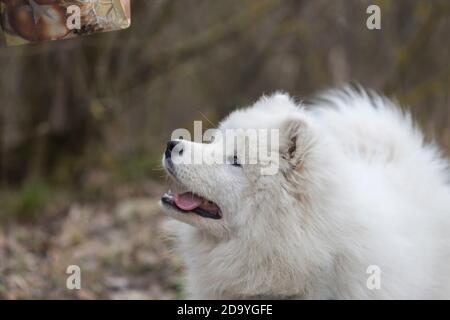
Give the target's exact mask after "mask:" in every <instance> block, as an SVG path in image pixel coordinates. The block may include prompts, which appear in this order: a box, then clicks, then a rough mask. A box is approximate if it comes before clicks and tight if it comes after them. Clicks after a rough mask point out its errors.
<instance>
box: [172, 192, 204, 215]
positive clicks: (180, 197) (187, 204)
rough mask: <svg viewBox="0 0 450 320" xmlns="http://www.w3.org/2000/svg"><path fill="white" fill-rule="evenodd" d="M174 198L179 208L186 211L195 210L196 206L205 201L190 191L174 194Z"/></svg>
mask: <svg viewBox="0 0 450 320" xmlns="http://www.w3.org/2000/svg"><path fill="white" fill-rule="evenodd" d="M173 200H174V201H175V204H176V205H177V207H178V208H180V209H182V210H186V211H190V210H194V209H195V208H198V207H200V205H201V204H202V202H203V201H204V200H203V199H202V198H200V197H198V196H196V195H194V194H192V193H190V192H186V193H183V194H178V193H175V194H174V195H173Z"/></svg>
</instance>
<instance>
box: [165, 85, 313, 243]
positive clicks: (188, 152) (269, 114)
mask: <svg viewBox="0 0 450 320" xmlns="http://www.w3.org/2000/svg"><path fill="white" fill-rule="evenodd" d="M309 130H311V128H310V125H309V123H308V120H307V118H306V115H305V114H304V112H303V111H302V110H301V108H299V107H298V106H297V105H296V104H295V103H294V102H293V100H292V99H291V98H290V97H289V96H287V95H285V94H279V93H278V94H275V95H272V96H270V97H263V98H261V99H260V100H259V101H257V102H256V103H255V104H254V105H252V106H251V107H249V108H246V109H242V110H237V111H235V112H233V113H231V114H230V115H229V116H228V117H227V118H226V119H225V120H224V121H223V122H222V123H221V124H220V125H219V128H218V130H217V131H216V132H214V133H212V134H210V135H209V136H208V137H207V138H206V139H205V138H204V140H210V141H211V142H210V143H197V142H190V141H186V140H180V139H175V140H170V141H169V142H168V144H167V149H166V151H165V154H164V156H163V159H162V162H163V166H164V168H165V169H166V170H167V172H168V173H169V175H170V176H171V177H172V178H173V180H175V181H176V183H177V184H178V185H179V186H180V188H181V189H182V190H178V192H171V191H169V192H167V193H166V194H165V195H164V196H163V197H162V199H161V205H162V207H163V209H164V210H165V211H166V212H167V213H168V214H169V215H170V216H171V217H173V218H175V219H177V220H180V221H183V222H185V223H188V224H190V225H193V226H195V227H197V228H200V229H202V230H205V231H207V232H209V233H211V234H213V235H214V236H216V237H219V238H222V237H230V236H232V234H233V233H234V232H240V231H241V230H248V228H251V229H252V231H253V232H262V230H261V228H267V227H270V225H271V223H272V222H271V221H273V219H283V218H282V217H277V212H279V211H281V210H282V209H283V207H292V206H293V203H294V201H298V197H300V195H301V192H302V186H301V181H300V180H301V179H302V178H305V176H306V173H305V170H304V167H305V164H306V162H307V160H308V157H309V153H310V149H311V145H312V144H313V143H314V141H313V140H312V138H311V137H312V135H310V134H308V132H309ZM205 134H206V133H205ZM258 228H259V229H258Z"/></svg>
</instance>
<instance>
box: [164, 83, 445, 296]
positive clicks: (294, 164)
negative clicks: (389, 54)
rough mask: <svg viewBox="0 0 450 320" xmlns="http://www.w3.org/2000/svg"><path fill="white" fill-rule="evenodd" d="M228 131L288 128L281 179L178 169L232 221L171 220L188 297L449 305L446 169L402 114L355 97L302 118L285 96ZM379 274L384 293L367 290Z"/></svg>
mask: <svg viewBox="0 0 450 320" xmlns="http://www.w3.org/2000/svg"><path fill="white" fill-rule="evenodd" d="M227 128H279V129H280V130H281V139H282V140H281V141H282V144H281V148H280V149H279V150H277V152H279V154H280V157H281V159H282V162H281V164H280V172H279V173H278V174H277V175H274V176H262V175H259V174H258V172H259V171H258V170H256V168H255V166H251V165H244V166H243V167H242V168H236V167H233V166H230V165H211V166H207V165H179V166H177V167H176V170H175V174H176V176H177V180H179V181H180V182H181V183H182V184H183V185H184V186H185V187H186V188H188V189H189V190H191V191H193V192H195V193H197V194H200V195H202V196H204V197H206V198H208V199H210V200H212V201H214V202H216V203H217V204H218V205H219V206H220V207H221V209H222V211H223V216H224V217H223V219H222V220H212V219H205V218H201V217H199V216H197V215H195V214H180V213H178V212H175V211H174V210H170V209H166V211H167V213H168V214H169V215H170V216H172V217H174V218H176V219H175V220H173V221H174V222H175V223H174V224H173V225H171V228H172V230H173V231H175V232H176V233H177V235H178V237H177V242H178V249H179V252H180V253H181V255H182V256H183V258H184V261H185V264H186V268H187V292H188V294H189V297H190V298H201V299H211V298H218V299H233V298H300V299H391V298H396V299H421V298H430V299H431V298H450V269H449V265H450V255H449V254H450V239H449V238H450V187H449V173H448V171H447V162H446V161H445V160H444V159H443V158H442V156H441V155H440V152H439V150H438V149H437V147H436V146H435V145H433V144H429V143H426V142H424V137H423V135H422V133H421V132H420V131H419V129H417V128H416V127H415V125H414V124H413V122H412V120H411V117H410V116H409V115H408V114H405V113H404V112H402V111H401V110H400V108H399V107H397V106H396V105H395V104H394V103H392V102H391V101H389V100H387V99H386V98H384V97H381V96H379V95H375V94H373V93H368V92H365V91H355V90H351V89H346V90H336V91H331V92H328V93H326V94H325V95H323V96H322V98H321V99H319V100H316V101H315V102H314V103H313V104H312V105H311V106H308V108H304V107H302V106H299V105H297V104H296V103H295V102H294V101H293V100H292V99H291V98H290V97H289V96H287V95H285V94H281V93H277V94H274V95H272V96H269V97H262V98H261V99H260V100H259V101H257V102H256V103H255V104H254V105H253V106H251V107H249V108H246V109H243V110H238V111H235V112H233V113H232V114H231V115H230V116H228V117H227V118H226V119H225V120H224V121H223V122H222V123H221V124H220V129H222V130H224V129H227ZM183 143H184V144H185V147H186V148H200V149H202V150H203V152H213V149H214V148H216V147H218V146H220V142H216V143H213V144H194V143H190V142H183ZM293 143H294V144H295V146H294V147H295V148H294V149H295V151H294V153H292V148H291V150H290V151H288V149H289V148H290V147H292V145H291V144H293ZM179 221H182V222H184V223H180V222H179ZM370 265H377V266H379V267H380V268H381V272H382V273H381V288H380V289H379V290H376V289H374V290H370V289H368V287H367V285H366V283H367V279H368V277H369V276H370V275H369V274H367V273H366V270H367V268H368V267H369V266H370Z"/></svg>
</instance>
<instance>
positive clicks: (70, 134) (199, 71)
mask: <svg viewBox="0 0 450 320" xmlns="http://www.w3.org/2000/svg"><path fill="white" fill-rule="evenodd" d="M370 4H377V5H379V6H380V8H381V14H382V18H381V22H382V24H381V26H382V29H381V30H373V31H372V30H368V29H367V28H366V19H367V18H368V14H366V9H367V7H368V5H370ZM449 17H450V1H448V0H433V1H420V0H383V1H381V0H380V1H375V0H373V1H363V0H315V1H312V0H295V1H294V0H227V1H219V0H216V1H209V0H192V1H175V0H150V1H144V0H134V1H132V27H131V28H130V29H128V30H126V31H120V32H112V33H107V34H99V35H93V36H89V37H84V38H82V39H75V40H67V41H60V42H52V43H44V44H38V45H28V46H22V47H10V48H3V47H2V48H0V298H8V299H17V298H19V299H20V298H81V299H93V298H106V299H109V298H111V299H115V298H118V299H120V298H126V299H132V298H136V299H139V298H143V299H145V298H148V299H158V298H179V297H183V289H182V287H183V279H182V276H181V275H182V265H181V264H180V261H179V259H178V257H176V256H175V255H174V254H173V253H171V252H170V250H169V249H168V248H170V243H168V242H167V241H166V240H164V239H163V238H162V237H161V235H160V232H159V230H160V223H161V221H162V220H163V219H164V217H163V216H162V214H161V213H160V211H159V209H158V205H157V201H158V199H159V196H160V194H161V193H162V192H163V191H164V173H163V172H162V171H161V170H160V169H159V162H160V157H161V155H162V152H163V150H164V145H165V142H166V141H167V139H168V138H169V136H170V134H171V132H172V130H173V129H175V128H181V127H183V128H192V124H193V121H194V120H203V121H204V127H205V128H206V127H207V126H209V125H212V124H214V123H217V122H218V121H219V120H220V119H221V117H223V116H224V115H226V114H227V113H228V112H229V111H231V110H233V109H234V108H235V107H237V106H243V105H247V104H250V103H251V102H253V101H255V99H257V98H258V97H259V96H260V95H261V94H262V93H270V92H272V91H275V90H284V91H287V92H289V93H291V94H293V95H294V96H296V97H297V98H299V99H301V98H304V97H307V96H309V95H311V94H313V93H315V92H317V91H318V90H321V89H325V88H327V87H330V86H339V85H342V84H344V83H347V82H349V81H358V82H359V83H361V84H362V85H364V86H367V87H371V88H375V89H377V90H380V91H382V92H384V93H386V94H387V95H388V96H391V97H394V98H396V99H398V101H400V102H401V103H402V104H403V105H405V106H407V107H408V108H410V109H411V111H412V113H413V114H414V115H415V116H416V118H417V119H418V120H419V122H420V123H421V124H422V126H423V127H424V128H425V129H426V132H427V133H428V134H429V136H430V137H434V138H435V139H436V140H437V141H438V142H439V143H440V144H441V145H442V146H443V147H444V148H445V150H450V100H449V89H450V62H449V58H450V41H449V39H450V19H449ZM70 264H76V265H79V266H80V267H81V270H82V287H83V289H82V290H80V291H69V290H67V289H66V286H65V281H66V277H67V275H66V274H65V271H66V268H67V266H68V265H70Z"/></svg>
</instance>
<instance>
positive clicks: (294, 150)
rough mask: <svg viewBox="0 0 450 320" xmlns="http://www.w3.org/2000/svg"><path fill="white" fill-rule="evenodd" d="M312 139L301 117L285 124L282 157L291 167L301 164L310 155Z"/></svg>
mask: <svg viewBox="0 0 450 320" xmlns="http://www.w3.org/2000/svg"><path fill="white" fill-rule="evenodd" d="M310 142H311V139H310V135H309V128H308V124H307V123H306V121H305V120H304V119H302V118H300V117H295V118H290V119H287V120H285V121H284V122H283V124H282V126H281V130H280V155H281V157H282V158H283V159H285V160H287V161H288V162H289V163H290V164H291V166H293V167H296V166H298V165H299V164H301V163H302V162H303V160H304V158H305V156H306V154H307V153H308V149H309V145H310Z"/></svg>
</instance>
